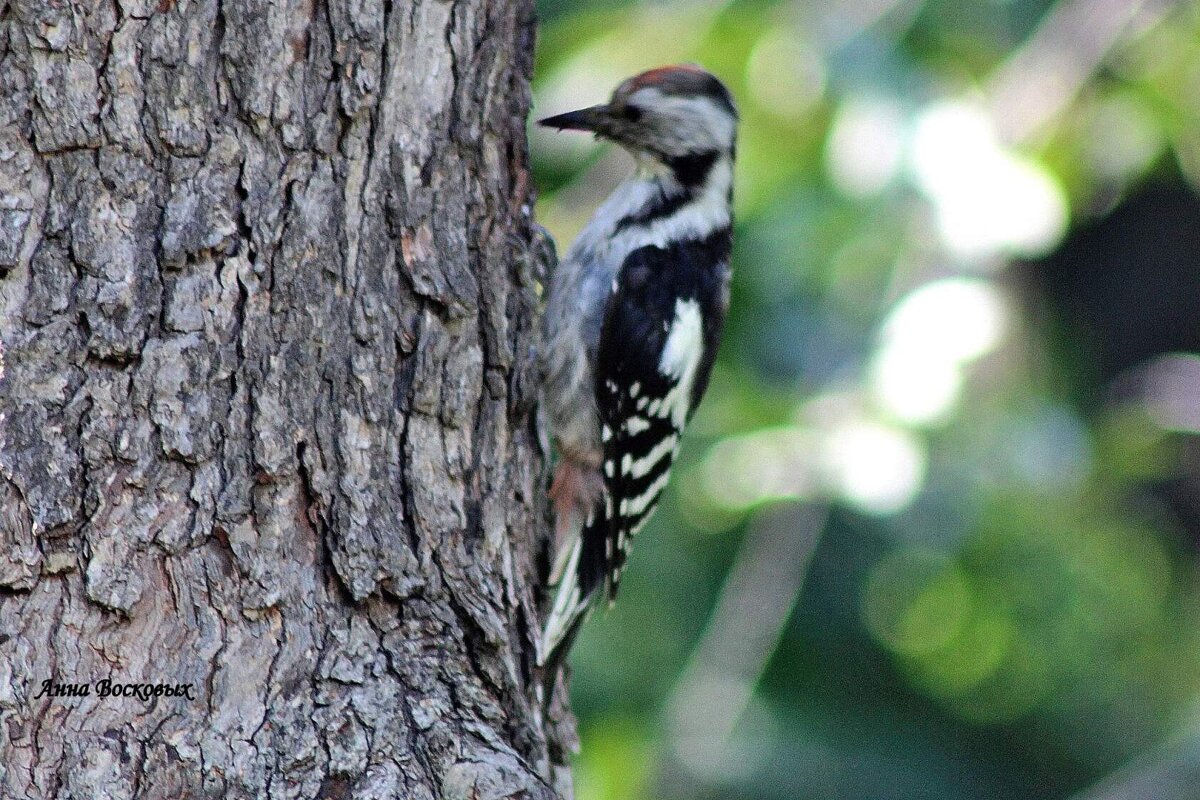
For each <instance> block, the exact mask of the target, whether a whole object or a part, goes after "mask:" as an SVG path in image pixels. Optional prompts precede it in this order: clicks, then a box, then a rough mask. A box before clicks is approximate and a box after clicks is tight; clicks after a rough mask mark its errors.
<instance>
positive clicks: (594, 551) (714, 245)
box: [538, 65, 738, 665]
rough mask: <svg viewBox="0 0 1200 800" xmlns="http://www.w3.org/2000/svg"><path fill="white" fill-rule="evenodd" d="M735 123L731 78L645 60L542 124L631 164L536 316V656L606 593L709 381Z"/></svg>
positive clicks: (724, 303) (724, 277)
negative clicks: (547, 478) (544, 578)
mask: <svg viewBox="0 0 1200 800" xmlns="http://www.w3.org/2000/svg"><path fill="white" fill-rule="evenodd" d="M737 122H738V113H737V108H736V107H735V105H734V102H733V97H732V96H731V95H730V93H729V90H728V89H726V88H725V86H724V85H723V84H722V83H721V82H720V81H719V80H718V79H717V78H716V77H714V76H713V75H711V74H710V73H708V72H706V71H705V70H703V69H701V68H700V67H697V66H694V65H678V66H669V67H660V68H658V69H652V70H649V71H648V72H643V73H641V74H639V75H635V76H634V77H632V78H629V79H628V80H626V81H624V82H623V83H622V84H621V85H620V86H618V87H617V88H616V90H615V91H614V92H613V95H612V99H611V100H609V102H607V103H604V104H601V105H596V106H591V107H590V108H584V109H581V110H579V111H572V112H570V113H567V114H560V115H558V116H554V117H549V118H547V119H543V120H541V121H540V124H541V125H545V126H548V127H552V128H558V129H559V130H577V131H589V132H592V133H594V134H595V135H596V137H597V138H600V139H607V140H609V141H612V142H615V143H616V144H618V145H620V146H621V147H622V148H624V149H625V150H627V151H628V152H629V153H630V154H631V155H632V156H633V158H634V162H635V164H636V169H635V171H634V173H633V175H631V176H630V177H629V178H628V179H626V180H625V181H624V182H623V183H622V184H621V185H620V186H618V187H617V188H616V189H615V190H614V191H613V193H612V195H610V196H609V197H608V199H607V200H606V201H605V202H604V203H603V204H602V205H601V206H600V208H599V209H598V210H597V211H596V213H595V215H594V216H593V217H592V218H591V220H590V221H589V222H588V224H587V225H586V226H585V227H584V229H583V231H582V232H581V233H580V234H579V236H578V238H576V240H575V242H574V244H573V245H572V246H571V248H570V249H569V250H568V251H567V253H566V256H565V257H564V258H563V259H562V261H561V262H560V263H559V265H558V267H557V268H556V269H555V271H554V273H553V275H552V276H551V279H550V285H549V291H548V297H547V301H546V310H545V314H544V316H543V319H542V328H541V337H542V342H541V347H540V348H539V361H540V369H541V379H542V406H543V408H544V410H545V414H546V420H547V423H548V427H549V429H550V433H551V436H552V438H553V440H554V443H555V445H556V448H557V451H558V461H557V463H556V465H555V470H554V477H553V479H552V481H551V485H550V492H549V494H550V498H551V500H552V505H553V509H554V516H555V531H556V550H557V554H556V556H555V559H554V566H553V568H552V570H551V575H550V583H551V585H552V587H553V588H554V604H553V606H552V608H551V610H550V613H549V617H548V618H547V621H546V624H545V628H544V631H543V634H542V638H541V642H540V647H539V650H538V662H539V664H543V665H544V664H548V663H549V664H554V663H557V662H558V661H559V660H560V659H561V658H562V657H563V655H565V652H566V650H567V649H568V648H569V647H570V645H571V642H572V641H573V640H574V637H575V634H576V633H577V632H578V630H579V626H580V625H581V624H582V623H583V621H584V620H585V619H586V618H587V615H588V613H589V612H590V611H591V609H592V608H593V607H594V606H595V605H596V604H597V603H598V602H599V601H600V599H601V598H603V597H607V598H608V599H609V601H610V602H611V601H612V600H614V599H615V597H616V593H617V587H618V585H619V583H620V580H621V571H622V569H623V568H624V565H625V559H626V557H627V556H628V554H629V549H630V545H631V543H632V541H633V537H634V536H635V535H636V534H637V532H638V531H639V530H640V529H641V528H642V526H643V525H645V523H646V521H647V520H648V519H649V517H650V515H651V513H652V512H653V511H654V508H655V505H656V503H657V502H658V498H659V495H660V494H661V493H662V490H663V487H665V486H666V484H667V479H668V477H669V475H670V471H671V465H672V463H673V461H674V459H675V455H676V453H677V452H678V450H679V442H680V437H681V436H682V434H683V429H684V426H685V425H686V424H687V421H688V419H689V418H690V417H691V415H692V412H693V411H695V409H696V406H697V405H698V404H699V402H700V398H701V397H702V396H703V395H704V390H705V388H706V387H707V385H708V378H709V373H710V372H711V370H712V365H713V359H714V357H715V356H716V351H717V344H718V341H719V340H720V337H721V329H722V326H723V324H724V321H725V313H726V310H727V308H728V306H729V279H730V270H729V254H730V248H731V246H732V222H733V216H732V209H731V201H732V198H733V160H734V148H735V140H736V133H737Z"/></svg>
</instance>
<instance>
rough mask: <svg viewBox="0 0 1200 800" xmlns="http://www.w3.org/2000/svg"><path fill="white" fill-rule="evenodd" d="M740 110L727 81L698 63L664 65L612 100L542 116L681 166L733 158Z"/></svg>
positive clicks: (625, 84)
mask: <svg viewBox="0 0 1200 800" xmlns="http://www.w3.org/2000/svg"><path fill="white" fill-rule="evenodd" d="M737 121H738V114H737V108H736V107H735V106H734V104H733V97H732V95H730V93H729V90H728V89H726V88H725V85H724V84H722V83H721V81H719V80H717V78H716V77H714V76H713V75H712V74H711V73H709V72H706V71H705V70H703V69H701V68H700V67H698V66H695V65H692V64H680V65H677V66H673V67H659V68H657V69H652V70H649V71H647V72H643V73H641V74H640V75H635V76H633V77H632V78H629V79H628V80H626V81H624V82H623V83H622V84H621V85H620V86H618V87H617V89H616V91H614V92H613V95H612V99H611V100H610V101H609V102H607V103H603V104H601V105H598V106H591V107H589V108H583V109H580V110H579V111H571V112H568V113H566V114H559V115H557V116H554V117H548V118H546V119H543V120H540V121H539V124H541V125H545V126H547V127H551V128H558V129H559V130H578V131H591V132H593V133H595V134H596V136H597V137H601V138H604V139H609V140H611V141H613V142H616V143H617V144H619V145H621V146H622V147H624V148H625V149H626V150H628V151H629V152H631V153H632V154H633V155H634V156H635V157H637V158H639V159H644V158H650V159H653V160H654V161H657V162H659V163H661V164H663V165H665V166H667V167H671V168H673V169H677V167H678V165H679V164H681V163H686V162H688V161H689V160H693V159H696V158H701V159H705V160H708V161H709V163H711V160H712V159H715V158H719V157H721V156H730V157H731V156H732V155H733V148H734V142H735V138H736V133H737Z"/></svg>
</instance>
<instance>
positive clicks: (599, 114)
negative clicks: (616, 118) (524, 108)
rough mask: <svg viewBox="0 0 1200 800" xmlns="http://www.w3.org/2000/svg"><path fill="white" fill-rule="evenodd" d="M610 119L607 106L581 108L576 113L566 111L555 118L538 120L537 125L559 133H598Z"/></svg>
mask: <svg viewBox="0 0 1200 800" xmlns="http://www.w3.org/2000/svg"><path fill="white" fill-rule="evenodd" d="M610 119H611V116H610V114H609V108H608V106H607V105H599V106H591V107H590V108H581V109H579V110H578V111H568V112H567V113H566V114H559V115H558V116H555V117H546V118H545V119H539V120H538V125H545V126H546V127H547V128H558V129H559V130H560V131H598V130H600V128H601V127H603V126H604V124H605V123H606V122H608V121H609V120H610Z"/></svg>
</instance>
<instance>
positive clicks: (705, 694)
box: [667, 504, 828, 773]
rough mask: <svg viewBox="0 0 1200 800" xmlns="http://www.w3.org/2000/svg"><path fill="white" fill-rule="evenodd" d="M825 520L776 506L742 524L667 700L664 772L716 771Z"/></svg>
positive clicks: (810, 509) (820, 513) (807, 508)
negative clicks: (700, 632) (709, 611)
mask: <svg viewBox="0 0 1200 800" xmlns="http://www.w3.org/2000/svg"><path fill="white" fill-rule="evenodd" d="M827 517H828V508H827V507H826V506H824V505H823V504H812V505H803V506H796V505H787V506H778V507H775V508H771V509H768V510H765V511H763V512H762V513H761V514H760V515H759V517H758V518H757V519H756V520H755V521H754V522H753V523H752V524H751V525H750V526H749V528H748V530H747V532H746V538H745V540H744V541H743V542H742V546H741V549H740V550H739V552H738V556H737V560H736V561H735V563H734V565H733V568H732V569H731V570H730V572H729V577H728V578H727V579H726V581H725V586H724V587H723V589H722V590H721V596H720V597H719V598H718V600H717V605H716V609H715V610H714V612H713V615H712V617H711V618H710V620H709V623H708V628H707V629H706V630H705V633H704V636H703V637H702V638H701V640H700V643H699V644H698V645H697V646H696V649H695V651H694V652H693V653H692V658H691V661H690V662H689V663H688V665H687V667H686V668H685V669H684V671H683V674H682V675H681V677H680V679H679V681H678V683H677V684H676V685H675V689H674V691H673V692H672V695H671V697H670V699H669V701H668V706H667V708H668V720H669V721H668V724H669V726H670V736H671V743H672V754H671V759H672V761H673V763H671V764H669V766H668V769H669V770H672V771H674V770H675V769H677V768H678V767H683V768H685V769H686V770H687V771H689V772H692V773H697V772H702V771H704V770H706V769H707V770H712V769H720V768H721V764H722V762H723V760H724V758H723V757H724V756H725V755H726V752H727V747H728V743H729V739H730V737H731V735H732V734H733V730H734V727H735V726H736V725H737V722H738V720H739V719H740V718H741V716H742V714H743V713H744V712H745V710H746V707H747V705H749V703H750V699H751V697H752V696H753V694H754V688H755V685H756V684H757V683H758V679H759V677H760V676H761V675H762V672H763V670H764V669H765V668H766V665H767V662H768V661H769V660H770V658H771V654H772V653H774V652H775V648H776V646H777V645H778V643H779V639H780V636H781V634H782V633H783V628H784V625H785V624H786V623H787V620H788V619H789V617H791V614H792V609H793V608H795V605H796V602H797V600H798V599H799V597H800V591H801V589H802V588H803V586H804V578H805V575H806V574H807V572H808V565H809V562H810V561H811V560H812V554H813V551H814V550H815V549H816V546H817V543H818V542H819V541H820V538H821V532H822V530H823V529H824V527H825V521H826V519H827Z"/></svg>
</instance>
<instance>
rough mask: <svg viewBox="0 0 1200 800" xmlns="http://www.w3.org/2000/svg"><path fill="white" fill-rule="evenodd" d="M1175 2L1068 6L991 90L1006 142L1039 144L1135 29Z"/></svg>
mask: <svg viewBox="0 0 1200 800" xmlns="http://www.w3.org/2000/svg"><path fill="white" fill-rule="evenodd" d="M1174 5H1175V0H1065V1H1064V2H1061V3H1059V4H1058V5H1057V6H1055V7H1054V8H1053V9H1052V10H1051V11H1050V12H1049V13H1047V15H1046V18H1045V19H1044V20H1043V21H1042V24H1041V26H1040V27H1039V28H1038V29H1037V31H1035V32H1034V34H1033V35H1032V36H1030V37H1029V39H1028V40H1027V41H1026V42H1025V44H1024V45H1022V46H1021V47H1020V48H1019V49H1018V50H1016V51H1015V52H1014V53H1013V54H1012V56H1010V57H1009V59H1008V61H1006V62H1005V63H1004V64H1003V65H1002V66H1001V67H1000V68H999V69H997V70H996V72H995V73H994V74H993V75H992V78H991V80H990V81H989V83H988V86H987V87H986V92H987V95H988V96H989V97H990V98H991V111H992V118H993V119H994V120H995V121H996V125H997V127H998V129H999V131H1000V135H1001V136H1002V137H1003V138H1004V140H1005V141H1007V142H1010V143H1015V142H1022V141H1027V140H1029V139H1032V138H1034V137H1035V136H1036V135H1037V134H1038V132H1039V131H1041V130H1042V129H1043V128H1044V127H1045V126H1046V125H1047V124H1048V123H1050V122H1051V121H1052V120H1053V119H1054V118H1055V117H1057V116H1058V115H1059V114H1061V113H1062V112H1063V111H1065V110H1066V108H1067V106H1068V105H1069V104H1070V102H1071V100H1072V99H1074V97H1075V96H1076V95H1077V94H1078V93H1079V90H1080V89H1081V88H1082V87H1083V85H1084V84H1085V83H1086V82H1087V80H1088V79H1089V78H1090V77H1091V76H1092V74H1093V73H1095V71H1096V70H1097V68H1098V67H1099V66H1100V64H1101V63H1102V61H1103V60H1104V56H1105V54H1106V53H1108V51H1109V50H1111V49H1112V48H1113V46H1114V45H1116V44H1117V43H1118V42H1119V41H1120V40H1121V39H1122V37H1123V36H1124V35H1125V34H1126V32H1127V31H1128V30H1129V29H1130V27H1131V26H1132V24H1133V23H1135V22H1136V23H1138V27H1140V28H1145V27H1148V26H1150V25H1153V24H1154V23H1155V22H1157V21H1158V20H1159V19H1160V18H1161V17H1162V16H1163V15H1164V14H1166V12H1167V11H1169V10H1170V9H1171V8H1173V7H1174Z"/></svg>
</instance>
